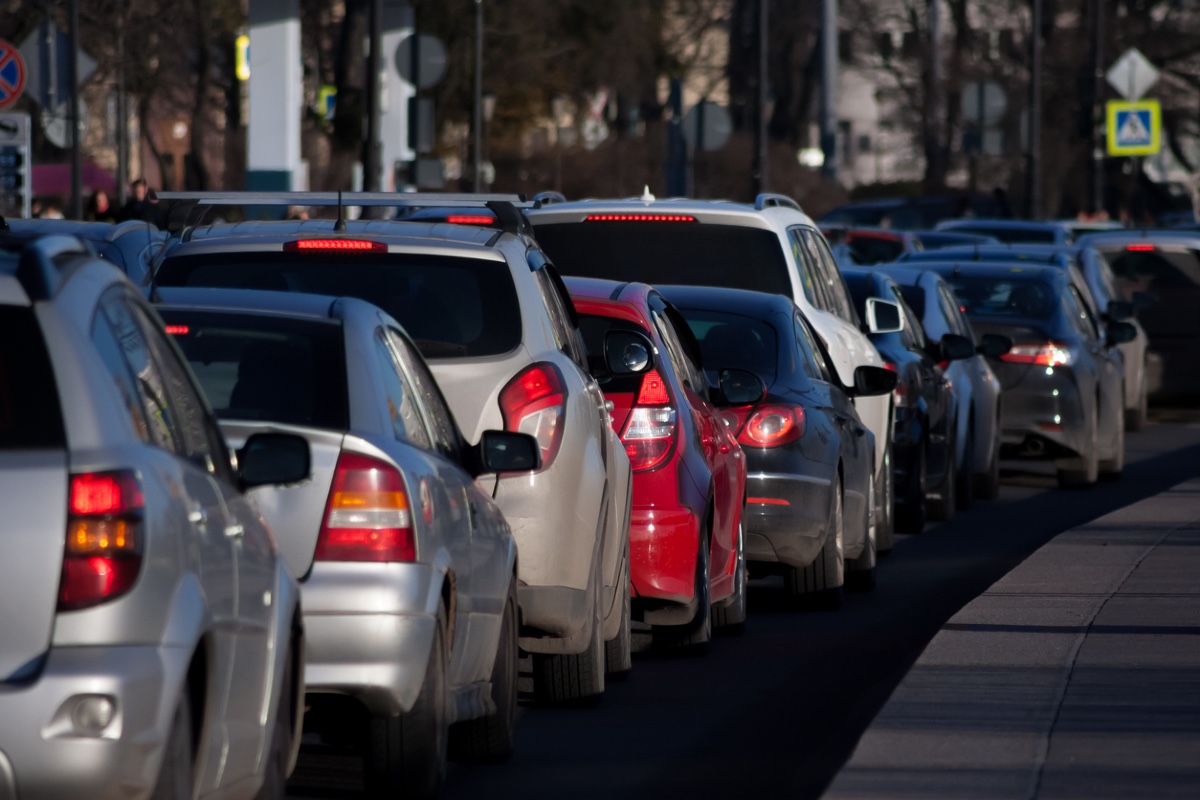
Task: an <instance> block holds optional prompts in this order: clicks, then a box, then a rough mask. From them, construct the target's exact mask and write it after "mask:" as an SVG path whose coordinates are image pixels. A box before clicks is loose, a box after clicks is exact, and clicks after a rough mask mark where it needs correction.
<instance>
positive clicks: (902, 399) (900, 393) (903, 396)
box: [883, 361, 908, 408]
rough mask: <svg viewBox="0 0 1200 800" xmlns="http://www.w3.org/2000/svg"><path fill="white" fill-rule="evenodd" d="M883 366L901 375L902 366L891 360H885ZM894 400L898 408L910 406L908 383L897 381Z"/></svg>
mask: <svg viewBox="0 0 1200 800" xmlns="http://www.w3.org/2000/svg"><path fill="white" fill-rule="evenodd" d="M883 366H884V367H885V368H886V369H887V370H888V371H889V372H894V373H896V375H897V376H899V375H900V368H899V367H897V366H896V365H895V364H893V363H892V362H890V361H884V362H883ZM892 402H893V403H894V405H895V406H896V408H905V407H907V406H908V385H907V384H905V383H904V381H902V380H898V381H896V388H895V389H893V390H892Z"/></svg>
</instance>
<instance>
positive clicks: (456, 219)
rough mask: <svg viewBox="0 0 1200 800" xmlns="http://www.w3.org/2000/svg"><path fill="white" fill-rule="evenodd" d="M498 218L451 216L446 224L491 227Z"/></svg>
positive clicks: (472, 215)
mask: <svg viewBox="0 0 1200 800" xmlns="http://www.w3.org/2000/svg"><path fill="white" fill-rule="evenodd" d="M495 221H496V218H495V217H493V216H492V215H491V214H451V215H450V216H448V217H446V222H449V223H450V224H451V225H491V224H493V223H495Z"/></svg>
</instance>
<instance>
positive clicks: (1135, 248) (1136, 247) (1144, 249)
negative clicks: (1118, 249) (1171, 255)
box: [1125, 244, 1154, 253]
mask: <svg viewBox="0 0 1200 800" xmlns="http://www.w3.org/2000/svg"><path fill="white" fill-rule="evenodd" d="M1125 249H1126V250H1129V251H1132V252H1134V253H1152V252H1154V245H1152V244H1131V245H1128V246H1126V248H1125Z"/></svg>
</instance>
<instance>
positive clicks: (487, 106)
mask: <svg viewBox="0 0 1200 800" xmlns="http://www.w3.org/2000/svg"><path fill="white" fill-rule="evenodd" d="M481 104H482V108H483V128H482V131H483V137H482V138H483V160H482V161H481V162H480V164H481V166H483V167H484V168H486V170H487V175H486V176H485V179H484V181H483V182H484V183H485V184H487V185H488V187H490V186H491V184H492V182H493V181H495V180H496V172H495V168H494V167H493V166H492V162H491V154H490V153H489V148H488V129H489V128H491V126H492V116H493V115H495V113H496V93H495V92H484V93H483V95H482V101H481Z"/></svg>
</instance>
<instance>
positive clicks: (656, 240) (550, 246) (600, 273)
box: [535, 220, 792, 297]
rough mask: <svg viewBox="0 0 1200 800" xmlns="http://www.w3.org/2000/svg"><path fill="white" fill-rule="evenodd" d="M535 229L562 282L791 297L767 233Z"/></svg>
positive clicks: (647, 226) (659, 227) (628, 227)
mask: <svg viewBox="0 0 1200 800" xmlns="http://www.w3.org/2000/svg"><path fill="white" fill-rule="evenodd" d="M535 223H536V220H535ZM536 229H537V239H538V242H539V243H540V244H541V246H542V249H543V250H545V251H546V253H547V254H548V255H549V256H550V259H551V260H552V261H553V262H554V264H555V266H557V267H558V269H559V271H560V272H561V273H562V274H564V275H582V276H584V277H589V278H609V279H611V280H619V281H641V282H643V283H650V284H673V283H674V284H683V285H691V286H721V287H726V288H733V289H752V290H754V291H759V292H772V293H775V294H784V295H787V296H789V297H790V296H791V294H792V283H791V280H790V279H789V277H788V268H787V262H786V261H785V260H784V256H783V251H782V249H781V247H780V245H779V238H778V237H777V236H776V235H775V234H774V233H772V232H771V231H767V230H762V229H759V228H743V227H739V226H735V225H701V224H696V223H686V222H662V223H654V222H577V223H554V224H549V223H543V224H540V225H536Z"/></svg>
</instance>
